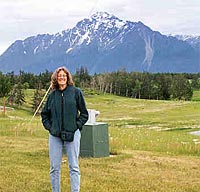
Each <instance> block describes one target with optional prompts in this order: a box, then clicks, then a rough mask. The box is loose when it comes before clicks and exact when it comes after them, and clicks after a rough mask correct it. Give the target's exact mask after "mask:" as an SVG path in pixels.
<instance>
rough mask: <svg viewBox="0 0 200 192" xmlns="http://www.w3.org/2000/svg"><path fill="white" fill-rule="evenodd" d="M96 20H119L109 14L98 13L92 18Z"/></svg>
mask: <svg viewBox="0 0 200 192" xmlns="http://www.w3.org/2000/svg"><path fill="white" fill-rule="evenodd" d="M91 18H92V19H95V20H101V21H102V20H107V19H118V18H117V17H116V16H114V15H112V14H109V13H107V12H96V13H95V14H93V15H92V16H91ZM118 20H119V19H118Z"/></svg>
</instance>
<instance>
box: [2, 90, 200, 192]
mask: <svg viewBox="0 0 200 192" xmlns="http://www.w3.org/2000/svg"><path fill="white" fill-rule="evenodd" d="M32 94H33V91H32V90H28V91H27V92H26V101H27V103H26V104H25V105H24V106H23V107H21V108H18V109H15V110H14V111H7V113H6V116H4V115H3V114H0V154H1V155H0V191H2V192H45V191H51V186H50V180H49V157H48V133H47V132H46V131H45V130H44V129H43V127H42V124H41V119H40V116H36V117H35V118H34V119H33V120H31V118H32V112H31V97H32ZM85 98H86V102H87V107H88V109H96V110H99V111H100V113H101V114H100V116H99V117H98V118H97V121H100V122H105V123H108V127H109V149H110V156H109V157H104V158H80V168H81V191H82V192H104V191H106V192H107V191H108V192H129V191H130V192H136V191H137V192H143V191H144V192H194V191H196V192H199V191H200V179H199V178H200V168H199V167H200V136H198V135H193V134H191V132H193V131H198V130H200V113H199V112H200V102H199V101H198V93H197V92H196V93H195V99H194V101H157V100H139V99H131V98H124V97H118V96H113V95H87V96H86V97H85ZM1 104H2V102H1ZM66 161H67V157H65V156H64V157H63V164H62V173H61V177H62V179H61V185H62V191H63V192H64V191H70V186H69V183H70V182H69V173H68V166H67V162H66Z"/></svg>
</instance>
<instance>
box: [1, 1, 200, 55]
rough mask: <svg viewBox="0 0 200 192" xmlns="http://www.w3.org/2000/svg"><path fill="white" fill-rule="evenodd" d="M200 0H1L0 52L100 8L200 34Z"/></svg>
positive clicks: (166, 30)
mask: <svg viewBox="0 0 200 192" xmlns="http://www.w3.org/2000/svg"><path fill="white" fill-rule="evenodd" d="M199 10H200V0H0V54H1V53H3V52H4V51H5V50H6V49H7V48H8V47H9V46H10V45H11V44H12V43H13V42H14V41H15V40H23V39H25V38H27V37H29V36H33V35H37V34H44V33H49V34H54V33H57V32H61V31H62V30H65V29H68V28H72V27H73V26H75V25H76V23H77V22H78V21H80V20H82V19H84V18H88V17H90V16H91V15H92V14H94V13H95V12H97V11H106V12H108V13H111V14H114V15H115V16H117V17H118V18H120V19H123V20H129V21H133V22H138V21H141V22H143V23H144V24H145V25H147V26H149V27H150V28H151V29H152V30H156V31H159V32H161V33H162V34H185V35H199V36H200V11H199Z"/></svg>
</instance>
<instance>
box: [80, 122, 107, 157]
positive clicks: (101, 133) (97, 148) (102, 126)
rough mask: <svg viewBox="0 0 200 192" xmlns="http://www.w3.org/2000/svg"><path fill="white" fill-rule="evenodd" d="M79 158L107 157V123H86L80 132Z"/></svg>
mask: <svg viewBox="0 0 200 192" xmlns="http://www.w3.org/2000/svg"><path fill="white" fill-rule="evenodd" d="M80 156H81V157H108V156H109V137H108V124H107V123H101V122H96V123H91V124H89V123H87V124H85V125H84V126H83V130H82V131H81V145H80Z"/></svg>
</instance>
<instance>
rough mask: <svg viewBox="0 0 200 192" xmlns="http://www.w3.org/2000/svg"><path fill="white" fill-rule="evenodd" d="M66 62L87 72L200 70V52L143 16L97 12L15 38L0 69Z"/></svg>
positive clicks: (49, 66) (35, 69)
mask: <svg viewBox="0 0 200 192" xmlns="http://www.w3.org/2000/svg"><path fill="white" fill-rule="evenodd" d="M61 65H65V66H67V67H68V68H69V70H70V71H72V73H74V72H75V70H76V69H77V68H80V67H81V66H84V67H87V69H88V71H89V72H90V73H95V72H96V73H99V72H109V71H116V70H117V69H121V68H124V69H126V70H127V71H149V72H199V66H200V61H199V53H197V51H195V47H194V46H192V45H191V44H189V43H188V42H186V41H183V40H180V39H178V38H177V37H172V36H165V35H162V34H161V33H159V32H157V31H153V30H151V29H150V28H149V27H147V26H145V25H144V24H143V23H141V22H131V21H123V20H121V19H119V18H117V17H116V16H114V15H112V14H108V13H106V12H97V13H96V14H94V15H92V16H91V17H90V18H88V19H83V20H82V21H80V22H78V23H77V24H76V26H75V27H73V28H72V29H67V30H64V31H62V32H60V33H56V34H54V35H49V34H43V35H37V36H33V37H28V38H27V39H25V40H23V41H19V40H18V41H16V42H14V43H13V44H12V45H11V46H10V47H9V48H8V49H7V50H6V51H5V52H4V54H2V55H1V56H0V70H1V71H3V72H9V71H15V72H18V71H19V70H23V71H28V72H34V73H39V72H43V71H44V70H45V69H48V70H50V71H52V70H54V69H55V68H57V67H58V66H61Z"/></svg>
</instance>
